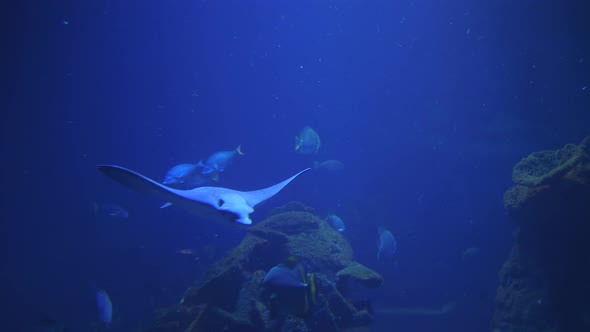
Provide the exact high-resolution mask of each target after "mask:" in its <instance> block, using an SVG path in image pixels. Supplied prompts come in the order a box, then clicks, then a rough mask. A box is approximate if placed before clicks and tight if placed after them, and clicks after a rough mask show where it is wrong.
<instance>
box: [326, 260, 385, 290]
mask: <svg viewBox="0 0 590 332" xmlns="http://www.w3.org/2000/svg"><path fill="white" fill-rule="evenodd" d="M336 277H338V284H343V283H348V282H356V283H358V284H360V285H362V286H365V287H367V288H377V287H381V286H383V277H382V276H381V275H380V274H378V273H377V272H375V271H373V270H371V269H369V268H368V267H365V266H364V265H361V264H359V263H357V262H352V263H350V264H349V265H348V266H347V267H345V268H343V269H342V270H340V271H338V273H336Z"/></svg>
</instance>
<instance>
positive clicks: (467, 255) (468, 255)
mask: <svg viewBox="0 0 590 332" xmlns="http://www.w3.org/2000/svg"><path fill="white" fill-rule="evenodd" d="M479 252H480V249H479V248H477V247H471V248H467V249H465V250H464V251H463V253H461V259H462V260H468V259H472V258H475V257H476V256H478V255H479Z"/></svg>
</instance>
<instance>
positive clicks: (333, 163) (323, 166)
mask: <svg viewBox="0 0 590 332" xmlns="http://www.w3.org/2000/svg"><path fill="white" fill-rule="evenodd" d="M313 169H316V170H324V171H330V172H338V171H342V170H343V169H344V164H343V163H342V162H341V161H339V160H324V161H322V162H321V163H320V162H317V161H316V162H314V163H313Z"/></svg>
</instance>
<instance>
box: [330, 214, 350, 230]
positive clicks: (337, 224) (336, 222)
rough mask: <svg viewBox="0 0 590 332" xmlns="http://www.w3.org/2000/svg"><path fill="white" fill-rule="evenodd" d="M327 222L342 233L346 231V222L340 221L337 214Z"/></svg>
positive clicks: (331, 216)
mask: <svg viewBox="0 0 590 332" xmlns="http://www.w3.org/2000/svg"><path fill="white" fill-rule="evenodd" d="M326 221H327V222H328V223H330V225H331V226H332V227H333V228H334V229H335V230H337V231H338V232H340V233H343V232H344V231H345V230H346V226H344V221H342V219H340V217H338V216H337V215H335V214H331V215H329V216H328V217H327V218H326Z"/></svg>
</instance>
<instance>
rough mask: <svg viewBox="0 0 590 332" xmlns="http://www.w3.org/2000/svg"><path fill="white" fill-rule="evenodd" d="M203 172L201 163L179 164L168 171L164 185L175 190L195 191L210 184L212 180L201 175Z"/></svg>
mask: <svg viewBox="0 0 590 332" xmlns="http://www.w3.org/2000/svg"><path fill="white" fill-rule="evenodd" d="M202 170H203V163H202V162H201V161H199V163H197V164H179V165H176V166H174V167H172V168H171V169H170V170H168V172H167V173H166V176H165V177H164V181H162V183H163V184H165V185H167V186H170V187H172V188H175V189H194V188H196V187H200V186H204V185H206V184H208V183H209V182H210V179H209V178H208V177H206V176H203V175H202V174H201V172H202Z"/></svg>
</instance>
